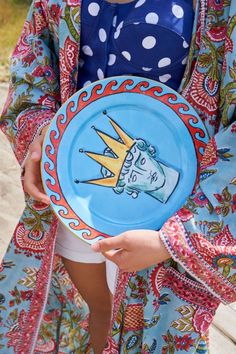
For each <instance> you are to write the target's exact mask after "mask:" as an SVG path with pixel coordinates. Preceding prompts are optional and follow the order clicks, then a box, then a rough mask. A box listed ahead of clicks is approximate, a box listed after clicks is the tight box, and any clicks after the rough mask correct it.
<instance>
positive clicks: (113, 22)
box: [112, 16, 117, 27]
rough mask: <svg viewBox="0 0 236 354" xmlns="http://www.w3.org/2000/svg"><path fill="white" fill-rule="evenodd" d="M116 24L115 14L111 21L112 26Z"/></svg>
mask: <svg viewBox="0 0 236 354" xmlns="http://www.w3.org/2000/svg"><path fill="white" fill-rule="evenodd" d="M116 24H117V16H114V17H113V21H112V26H113V27H116Z"/></svg>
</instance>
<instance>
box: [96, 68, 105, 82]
mask: <svg viewBox="0 0 236 354" xmlns="http://www.w3.org/2000/svg"><path fill="white" fill-rule="evenodd" d="M97 76H98V78H99V79H100V80H101V79H104V73H103V71H102V69H100V68H99V69H98V70H97Z"/></svg>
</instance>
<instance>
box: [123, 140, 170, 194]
mask: <svg viewBox="0 0 236 354" xmlns="http://www.w3.org/2000/svg"><path fill="white" fill-rule="evenodd" d="M129 159H130V161H131V163H132V164H131V166H130V168H129V172H128V173H127V174H126V175H125V178H124V182H125V185H126V186H127V187H129V188H132V189H136V190H137V191H143V192H152V191H155V190H158V189H160V188H162V187H163V185H164V184H165V180H166V176H165V173H164V171H163V168H162V166H161V165H162V164H161V163H159V162H158V161H156V160H155V159H154V158H153V157H151V156H149V154H148V153H147V151H140V149H139V148H138V147H137V146H136V144H135V145H134V146H133V147H132V149H131V151H130V153H129V156H127V160H128V161H129Z"/></svg>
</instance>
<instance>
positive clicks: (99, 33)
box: [98, 28, 107, 42]
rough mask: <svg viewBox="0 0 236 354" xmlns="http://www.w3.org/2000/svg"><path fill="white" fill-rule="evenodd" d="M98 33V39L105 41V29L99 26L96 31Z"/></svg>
mask: <svg viewBox="0 0 236 354" xmlns="http://www.w3.org/2000/svg"><path fill="white" fill-rule="evenodd" d="M98 35H99V39H100V41H101V42H105V41H106V39H107V34H106V31H105V30H104V28H100V30H99V31H98Z"/></svg>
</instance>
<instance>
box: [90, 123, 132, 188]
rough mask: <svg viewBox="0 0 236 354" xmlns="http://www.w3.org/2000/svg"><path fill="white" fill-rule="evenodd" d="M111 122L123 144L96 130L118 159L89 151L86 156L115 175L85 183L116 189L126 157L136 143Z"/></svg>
mask: <svg viewBox="0 0 236 354" xmlns="http://www.w3.org/2000/svg"><path fill="white" fill-rule="evenodd" d="M108 117H109V116H108ZM109 121H110V123H111V125H112V126H113V128H114V130H115V131H116V133H117V134H118V135H119V137H120V139H121V140H122V142H120V141H119V140H116V139H114V138H112V137H111V136H109V135H107V134H105V133H103V132H102V131H100V130H98V129H96V128H94V129H95V131H96V132H97V134H98V135H99V136H100V138H101V139H102V140H103V141H104V143H105V144H106V145H107V146H108V147H109V148H110V149H111V150H112V151H113V153H114V154H115V155H116V157H110V156H106V155H100V154H96V153H93V152H88V151H86V152H85V154H86V155H88V156H89V157H90V158H91V159H93V160H95V161H96V162H98V163H99V164H100V165H101V166H103V167H105V168H106V169H108V170H109V171H110V172H111V173H112V174H113V175H112V176H110V177H105V178H99V179H93V180H89V181H85V182H84V183H90V184H96V185H100V186H106V187H115V186H116V185H117V182H118V179H119V176H120V172H121V169H122V166H123V164H124V161H125V159H126V156H127V154H128V152H129V150H130V149H131V147H132V146H133V145H134V143H135V141H134V140H133V139H132V138H131V137H130V136H128V135H127V134H126V133H125V132H124V130H122V129H121V127H120V126H119V125H118V124H117V123H116V122H114V121H113V120H112V119H111V118H110V117H109Z"/></svg>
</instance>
